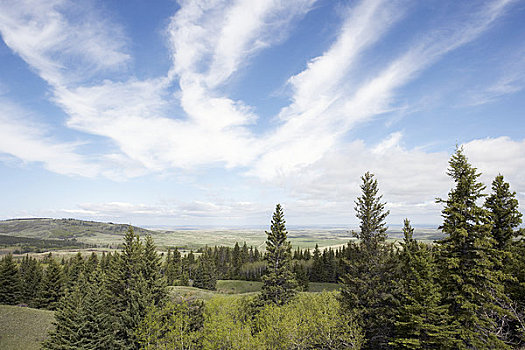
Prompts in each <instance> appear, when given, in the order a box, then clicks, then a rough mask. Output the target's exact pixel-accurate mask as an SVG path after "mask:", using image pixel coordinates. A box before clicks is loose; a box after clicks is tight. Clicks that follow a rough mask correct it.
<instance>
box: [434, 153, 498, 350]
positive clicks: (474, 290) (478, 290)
mask: <svg viewBox="0 0 525 350" xmlns="http://www.w3.org/2000/svg"><path fill="white" fill-rule="evenodd" d="M449 165H450V167H449V169H448V173H447V174H448V175H449V176H450V177H452V179H453V180H454V182H455V188H454V189H452V190H451V191H450V192H449V194H448V198H447V199H446V200H442V199H438V202H439V203H444V204H445V207H444V209H443V211H442V217H443V219H444V221H443V225H442V226H441V227H440V228H441V229H442V231H443V233H445V234H446V235H447V237H446V238H444V239H442V240H441V241H438V243H439V245H440V265H441V270H442V274H441V280H442V283H443V286H444V290H443V293H444V301H445V303H446V304H447V305H449V312H450V314H451V315H452V316H453V317H454V318H455V319H456V320H457V321H458V322H459V324H460V325H461V329H460V330H459V334H458V339H459V340H460V342H461V343H460V348H474V349H482V348H483V349H485V348H497V349H505V348H506V345H505V344H504V342H503V341H501V340H500V339H499V338H498V329H497V327H498V325H497V324H496V323H495V319H496V318H497V317H498V316H501V315H502V314H503V313H504V310H503V309H502V308H501V307H500V306H499V305H498V304H499V302H498V300H505V299H506V298H505V296H504V293H503V288H504V287H503V283H502V273H501V270H499V269H497V268H496V267H497V266H498V265H500V264H501V256H500V255H499V254H498V252H497V251H496V250H495V249H494V247H493V246H494V243H495V242H494V239H493V238H492V235H491V229H492V225H491V220H490V217H489V213H488V212H487V210H485V209H483V208H481V207H480V206H478V205H477V202H478V200H480V199H481V198H482V197H483V196H484V195H483V194H482V191H483V190H484V188H485V186H483V184H481V183H480V182H478V180H477V179H478V177H479V176H480V174H479V173H478V172H477V170H476V168H474V167H472V166H471V165H470V164H469V163H468V161H467V158H466V156H465V155H464V154H463V150H462V148H457V150H456V152H455V154H454V155H453V156H452V157H451V159H450V161H449Z"/></svg>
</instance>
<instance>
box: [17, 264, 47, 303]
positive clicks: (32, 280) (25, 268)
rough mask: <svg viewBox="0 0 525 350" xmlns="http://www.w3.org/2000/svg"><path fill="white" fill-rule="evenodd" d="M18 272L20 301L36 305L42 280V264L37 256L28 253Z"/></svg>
mask: <svg viewBox="0 0 525 350" xmlns="http://www.w3.org/2000/svg"><path fill="white" fill-rule="evenodd" d="M18 272H19V275H20V293H21V294H20V301H21V302H22V303H25V304H27V305H29V306H31V307H34V306H36V305H35V299H36V297H37V292H38V289H39V286H40V282H41V280H42V274H43V271H42V265H40V263H39V262H38V260H36V259H35V258H33V257H30V256H29V255H26V256H25V257H24V258H23V259H22V262H21V263H20V267H19V270H18Z"/></svg>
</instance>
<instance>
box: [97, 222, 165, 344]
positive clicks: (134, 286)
mask: <svg viewBox="0 0 525 350" xmlns="http://www.w3.org/2000/svg"><path fill="white" fill-rule="evenodd" d="M160 270H161V264H160V259H159V258H158V257H157V253H156V252H155V246H154V244H153V241H152V240H151V239H148V238H147V239H146V244H145V245H143V244H142V242H141V241H140V239H139V237H138V235H135V233H134V232H133V229H132V228H131V227H130V228H129V230H128V232H127V233H126V235H125V237H124V247H123V250H122V253H121V254H115V255H114V256H113V258H112V260H111V263H110V268H109V270H108V271H107V278H106V288H107V291H108V298H109V303H110V305H111V317H112V318H113V320H114V328H115V342H116V343H117V344H119V346H120V348H122V349H138V346H139V343H138V340H137V338H136V335H135V330H136V329H137V327H138V325H139V324H140V322H142V320H143V319H144V317H145V315H146V312H147V309H148V308H150V307H152V306H155V305H160V304H162V303H163V302H164V301H165V297H166V291H165V288H164V283H165V282H163V281H158V280H153V279H154V278H157V279H161V277H160Z"/></svg>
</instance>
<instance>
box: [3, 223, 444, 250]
mask: <svg viewBox="0 0 525 350" xmlns="http://www.w3.org/2000/svg"><path fill="white" fill-rule="evenodd" d="M127 228H128V226H127V225H122V224H114V223H102V222H94V221H82V220H75V219H17V220H4V221H0V235H8V236H12V237H25V238H31V239H41V240H50V239H51V240H56V241H60V242H61V243H60V244H61V245H64V246H66V245H68V244H80V243H85V244H90V245H96V246H98V247H100V248H105V249H112V248H117V247H118V246H119V245H120V244H122V238H123V236H124V234H125V232H126V231H127ZM134 229H135V232H137V233H139V234H140V235H141V236H144V235H146V234H150V235H151V236H152V237H153V239H154V240H155V243H156V244H157V246H158V248H159V249H160V250H166V249H167V247H175V246H176V247H179V248H182V249H185V250H189V249H194V250H195V249H198V248H200V247H203V246H205V245H208V246H211V247H212V246H220V245H223V246H230V247H233V246H234V245H235V242H238V243H239V244H243V243H244V242H246V244H247V245H248V246H254V247H257V248H259V249H260V250H263V249H264V246H265V240H266V234H265V230H264V229H263V228H260V229H253V228H231V229H201V228H185V229H183V228H176V229H170V228H163V229H162V230H160V229H156V230H154V229H143V228H138V227H135V228H134ZM387 233H388V236H389V239H390V240H399V239H402V237H403V235H402V232H401V229H400V228H395V227H394V228H390V229H389V230H388V232H387ZM414 236H415V238H416V239H419V240H421V241H424V242H432V241H434V240H436V239H439V238H441V237H442V234H441V233H440V232H439V231H437V230H436V229H432V228H417V227H416V229H415V233H414ZM288 238H289V240H290V241H291V243H292V246H293V247H294V248H295V247H301V248H310V249H312V248H314V247H315V245H316V244H318V245H319V247H322V248H323V247H337V246H341V245H343V244H346V243H348V242H349V241H350V240H355V238H354V237H353V235H352V232H351V231H349V230H348V229H346V228H293V227H292V228H290V229H288ZM30 243H31V244H29V243H28V244H26V246H29V245H31V246H34V247H38V249H39V250H40V251H42V249H44V247H45V246H46V244H47V245H48V246H49V248H48V249H49V250H56V249H57V247H56V245H54V244H50V243H49V242H47V241H44V242H37V241H32V242H30ZM20 246H21V243H16V244H15V245H12V246H10V247H6V246H4V248H2V249H0V254H1V253H2V252H3V253H5V252H7V251H14V250H15V249H18V250H20ZM8 248H9V249H8Z"/></svg>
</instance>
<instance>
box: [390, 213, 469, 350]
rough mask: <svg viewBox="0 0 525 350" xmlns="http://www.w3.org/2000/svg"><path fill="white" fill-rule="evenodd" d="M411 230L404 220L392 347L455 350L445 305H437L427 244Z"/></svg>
mask: <svg viewBox="0 0 525 350" xmlns="http://www.w3.org/2000/svg"><path fill="white" fill-rule="evenodd" d="M413 231H414V229H413V228H412V227H411V226H410V222H409V221H408V219H405V222H404V227H403V232H404V235H405V239H404V241H403V243H401V251H400V253H399V257H398V260H399V264H398V273H397V275H398V279H397V283H396V287H397V289H398V290H397V291H396V294H397V295H399V298H400V300H399V303H400V304H399V307H398V308H397V315H396V322H395V331H394V334H395V338H394V341H393V342H392V343H391V345H392V346H393V348H395V349H455V348H456V347H457V345H456V344H454V338H455V330H456V329H457V328H458V326H459V325H458V324H456V323H453V322H452V318H451V317H450V316H449V315H448V310H447V306H446V305H440V303H441V293H440V290H439V285H438V284H437V282H436V277H437V269H436V266H435V264H434V257H433V255H432V252H431V251H430V249H429V247H428V246H427V245H425V244H422V243H418V242H417V241H416V240H415V239H414V238H413V237H412V234H413Z"/></svg>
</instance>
